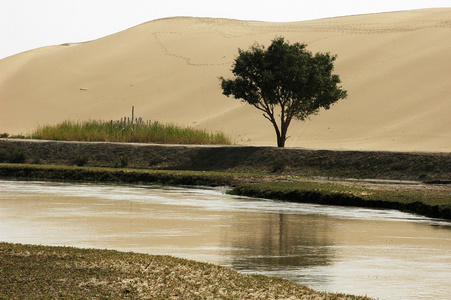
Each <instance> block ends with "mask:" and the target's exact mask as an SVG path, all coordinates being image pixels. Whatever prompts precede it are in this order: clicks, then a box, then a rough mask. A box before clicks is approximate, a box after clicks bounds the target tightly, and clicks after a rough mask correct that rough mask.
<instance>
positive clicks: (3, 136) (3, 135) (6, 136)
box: [0, 132, 9, 139]
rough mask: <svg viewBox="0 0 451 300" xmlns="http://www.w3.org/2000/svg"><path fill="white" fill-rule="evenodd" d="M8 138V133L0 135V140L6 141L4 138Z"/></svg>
mask: <svg viewBox="0 0 451 300" xmlns="http://www.w3.org/2000/svg"><path fill="white" fill-rule="evenodd" d="M8 137H9V134H8V133H6V132H5V133H0V138H2V139H6V138H8Z"/></svg>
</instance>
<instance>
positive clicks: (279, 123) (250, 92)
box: [219, 37, 347, 147]
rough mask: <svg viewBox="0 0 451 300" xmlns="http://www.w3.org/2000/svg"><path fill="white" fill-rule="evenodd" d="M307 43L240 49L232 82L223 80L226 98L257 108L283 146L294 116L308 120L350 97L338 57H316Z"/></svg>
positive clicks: (281, 42)
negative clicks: (337, 68) (336, 64)
mask: <svg viewBox="0 0 451 300" xmlns="http://www.w3.org/2000/svg"><path fill="white" fill-rule="evenodd" d="M306 47H307V45H306V44H300V43H294V44H292V45H290V44H289V42H285V39H284V38H283V37H278V38H275V39H274V40H273V41H272V43H271V45H270V46H269V47H268V48H265V47H264V46H262V45H258V44H257V45H254V46H252V47H250V49H249V50H247V51H244V50H241V49H238V56H237V57H236V59H235V62H234V64H233V66H232V72H233V75H234V78H233V79H224V78H223V77H220V78H219V79H220V81H221V87H222V89H223V94H224V95H226V96H228V97H229V96H233V97H234V98H236V99H240V100H241V101H242V102H245V103H248V104H250V105H253V106H254V107H255V108H257V109H258V110H260V111H262V112H263V116H264V117H265V118H266V119H268V120H269V121H270V122H271V123H272V125H273V126H274V129H275V131H276V135H277V146H278V147H284V146H285V141H286V139H287V130H288V126H289V125H290V123H291V120H292V119H293V118H296V119H298V120H301V121H303V120H305V119H306V118H307V117H308V116H310V115H312V114H317V113H318V112H319V110H320V109H321V108H324V109H329V108H330V106H331V105H332V104H333V103H335V102H337V101H338V100H339V99H344V98H346V96H347V92H346V90H344V89H342V87H341V86H340V85H339V84H340V83H341V81H340V78H339V76H338V75H334V74H332V72H333V70H334V61H335V59H336V56H335V55H331V54H329V53H316V54H314V55H313V54H312V53H311V52H310V51H308V50H307V49H306Z"/></svg>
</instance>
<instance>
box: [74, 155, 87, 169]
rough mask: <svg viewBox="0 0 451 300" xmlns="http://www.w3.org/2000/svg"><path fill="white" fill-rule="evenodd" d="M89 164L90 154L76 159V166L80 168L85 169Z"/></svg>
mask: <svg viewBox="0 0 451 300" xmlns="http://www.w3.org/2000/svg"><path fill="white" fill-rule="evenodd" d="M88 162H89V155H88V154H83V155H80V156H79V157H77V158H76V159H75V161H74V164H75V165H77V166H79V167H83V166H85V165H86V164H87V163H88Z"/></svg>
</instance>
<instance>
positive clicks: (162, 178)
mask: <svg viewBox="0 0 451 300" xmlns="http://www.w3.org/2000/svg"><path fill="white" fill-rule="evenodd" d="M0 178H6V179H8V178H10V179H32V180H57V181H84V182H106V183H143V184H167V185H198V186H202V185H203V186H231V187H233V190H232V193H234V194H237V195H243V196H250V197H257V198H267V199H276V200H284V201H292V202H300V203H317V204H328V205H341V206H357V207H367V208H386V209H397V210H400V211H404V212H410V213H415V214H419V215H424V216H428V217H434V218H443V219H449V220H451V187H449V186H433V185H396V184H370V183H364V182H347V181H335V182H330V181H325V180H317V179H312V178H308V177H296V176H284V175H280V174H261V173H259V174H257V173H238V172H237V173H232V172H206V171H178V170H143V169H119V168H95V167H74V166H48V165H47V166H44V165H25V164H0Z"/></svg>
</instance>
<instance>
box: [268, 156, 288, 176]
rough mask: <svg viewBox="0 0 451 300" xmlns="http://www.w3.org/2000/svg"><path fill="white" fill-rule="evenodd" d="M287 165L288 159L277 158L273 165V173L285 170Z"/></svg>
mask: <svg viewBox="0 0 451 300" xmlns="http://www.w3.org/2000/svg"><path fill="white" fill-rule="evenodd" d="M286 166H287V161H286V160H285V159H283V158H276V159H275V160H274V161H273V163H272V166H271V172H272V173H281V172H283V171H284V170H285V168H286Z"/></svg>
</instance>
